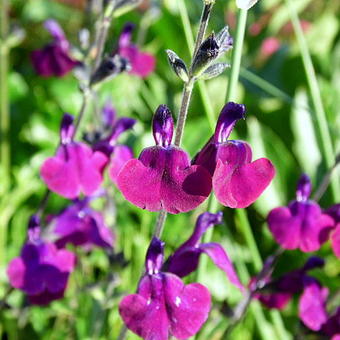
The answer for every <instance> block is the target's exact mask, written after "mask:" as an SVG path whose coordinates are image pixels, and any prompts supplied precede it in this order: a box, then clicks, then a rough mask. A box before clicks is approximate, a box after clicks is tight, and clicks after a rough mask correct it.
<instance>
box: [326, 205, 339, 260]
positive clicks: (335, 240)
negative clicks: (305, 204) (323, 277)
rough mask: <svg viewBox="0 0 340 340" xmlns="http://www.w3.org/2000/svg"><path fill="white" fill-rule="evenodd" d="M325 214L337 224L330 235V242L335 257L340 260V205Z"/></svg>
mask: <svg viewBox="0 0 340 340" xmlns="http://www.w3.org/2000/svg"><path fill="white" fill-rule="evenodd" d="M325 213H326V214H327V215H329V216H330V217H332V218H333V219H334V222H335V227H334V229H333V230H332V231H331V233H330V240H331V245H332V248H333V252H334V254H335V256H337V257H338V258H339V259H340V203H338V204H335V205H333V206H332V207H330V208H329V209H327V210H326V211H325Z"/></svg>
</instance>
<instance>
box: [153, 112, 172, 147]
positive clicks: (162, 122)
mask: <svg viewBox="0 0 340 340" xmlns="http://www.w3.org/2000/svg"><path fill="white" fill-rule="evenodd" d="M152 130H153V137H154V139H155V142H156V144H157V145H160V146H163V147H168V146H169V145H170V144H171V141H172V136H173V133H174V120H173V118H172V114H171V111H170V110H169V108H168V107H167V106H166V105H160V106H159V107H158V108H157V110H156V112H155V114H154V116H153V120H152Z"/></svg>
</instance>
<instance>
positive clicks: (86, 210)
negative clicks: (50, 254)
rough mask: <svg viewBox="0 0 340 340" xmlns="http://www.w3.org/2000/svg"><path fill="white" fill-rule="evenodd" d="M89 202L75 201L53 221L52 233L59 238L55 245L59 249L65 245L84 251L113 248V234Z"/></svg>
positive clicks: (84, 200) (87, 200) (86, 199)
mask: <svg viewBox="0 0 340 340" xmlns="http://www.w3.org/2000/svg"><path fill="white" fill-rule="evenodd" d="M89 201H90V199H89V198H85V199H83V200H75V201H74V202H73V204H72V205H70V206H69V207H67V208H66V209H65V210H64V211H62V212H61V214H59V215H58V216H57V217H56V218H55V219H54V233H55V234H57V235H58V237H59V238H58V240H57V241H56V245H57V246H58V247H59V248H63V247H65V245H66V244H67V243H72V244H74V245H75V246H83V247H84V248H86V249H91V248H92V247H93V246H98V247H103V248H111V247H112V246H113V243H114V235H113V232H112V231H111V229H110V228H109V227H108V226H107V225H106V224H105V222H104V218H103V216H102V214H101V213H100V212H98V211H95V210H93V209H92V208H91V207H90V205H89Z"/></svg>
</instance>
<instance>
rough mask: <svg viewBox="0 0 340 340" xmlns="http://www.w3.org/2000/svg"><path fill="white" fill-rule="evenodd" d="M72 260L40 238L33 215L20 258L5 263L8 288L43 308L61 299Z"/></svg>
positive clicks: (73, 258) (71, 257) (63, 250)
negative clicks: (6, 265)
mask: <svg viewBox="0 0 340 340" xmlns="http://www.w3.org/2000/svg"><path fill="white" fill-rule="evenodd" d="M75 261H76V257H75V256H74V254H72V253H71V252H70V251H68V250H65V249H60V250H58V249H57V247H56V246H55V245H54V244H53V243H49V242H45V241H43V240H42V239H41V238H40V226H39V220H38V218H37V217H36V216H33V217H32V218H31V220H30V223H29V229H28V241H27V242H26V243H25V245H24V246H23V248H22V250H21V255H20V256H19V257H16V258H14V259H13V260H12V261H11V262H10V263H9V265H8V268H7V275H8V278H9V280H10V283H11V285H12V286H13V287H14V288H17V289H20V290H22V291H23V292H25V293H26V294H27V296H28V299H29V301H30V302H31V303H32V304H37V305H45V304H48V303H50V302H51V301H53V300H57V299H60V298H62V297H63V296H64V291H65V289H66V286H67V281H68V277H69V274H70V273H71V272H72V270H73V269H74V266H75Z"/></svg>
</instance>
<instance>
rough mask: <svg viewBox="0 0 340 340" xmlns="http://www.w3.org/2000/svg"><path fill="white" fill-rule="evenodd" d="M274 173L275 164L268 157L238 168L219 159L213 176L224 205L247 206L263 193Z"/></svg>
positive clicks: (215, 186) (214, 185)
mask: <svg viewBox="0 0 340 340" xmlns="http://www.w3.org/2000/svg"><path fill="white" fill-rule="evenodd" d="M274 175H275V169H274V166H273V165H272V163H271V162H270V161H269V160H268V159H266V158H260V159H258V160H256V161H254V162H252V163H248V164H245V165H243V166H239V167H236V168H235V166H234V165H231V164H228V163H223V162H222V161H221V160H220V159H219V160H218V162H217V166H216V170H215V173H214V176H213V188H214V191H215V195H216V197H217V199H218V200H219V202H220V203H222V204H223V205H225V206H227V207H230V208H246V207H247V206H249V205H250V204H252V203H254V202H255V201H256V199H257V198H258V197H259V196H260V195H261V194H262V192H263V191H264V190H265V189H266V187H267V186H268V185H269V184H270V182H271V180H272V179H273V177H274Z"/></svg>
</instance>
